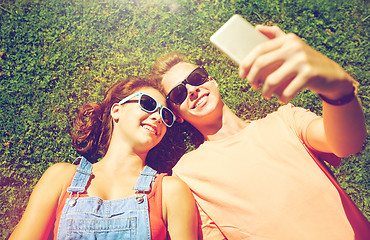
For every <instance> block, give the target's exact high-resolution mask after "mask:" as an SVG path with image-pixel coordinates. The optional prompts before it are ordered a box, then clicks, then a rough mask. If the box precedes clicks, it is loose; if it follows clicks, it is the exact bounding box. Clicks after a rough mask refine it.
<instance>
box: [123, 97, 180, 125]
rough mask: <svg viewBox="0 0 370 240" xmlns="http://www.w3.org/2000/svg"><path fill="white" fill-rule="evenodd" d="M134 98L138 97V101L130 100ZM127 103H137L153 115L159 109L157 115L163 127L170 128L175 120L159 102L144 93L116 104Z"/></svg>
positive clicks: (171, 113) (168, 110)
mask: <svg viewBox="0 0 370 240" xmlns="http://www.w3.org/2000/svg"><path fill="white" fill-rule="evenodd" d="M136 96H139V100H130V99H131V98H133V97H136ZM128 102H138V103H139V106H140V108H141V109H143V110H144V111H145V112H148V113H153V112H155V111H157V109H158V108H159V115H160V116H161V118H162V120H163V123H164V125H166V126H167V127H172V125H173V123H174V122H175V120H176V117H175V115H174V114H173V112H172V111H171V110H170V109H168V108H166V107H164V106H162V105H161V104H160V103H159V102H157V101H156V100H155V99H154V98H152V97H151V96H149V95H148V94H146V93H142V92H137V93H134V94H131V95H130V96H128V97H125V98H124V99H122V100H121V101H120V102H119V103H118V104H124V103H128Z"/></svg>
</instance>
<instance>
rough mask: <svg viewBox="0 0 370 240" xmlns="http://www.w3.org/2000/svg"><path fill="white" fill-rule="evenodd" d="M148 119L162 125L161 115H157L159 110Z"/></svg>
mask: <svg viewBox="0 0 370 240" xmlns="http://www.w3.org/2000/svg"><path fill="white" fill-rule="evenodd" d="M150 119H151V120H153V121H154V122H158V123H162V117H161V115H160V114H159V108H158V110H157V111H155V112H153V113H152V114H151V115H150Z"/></svg>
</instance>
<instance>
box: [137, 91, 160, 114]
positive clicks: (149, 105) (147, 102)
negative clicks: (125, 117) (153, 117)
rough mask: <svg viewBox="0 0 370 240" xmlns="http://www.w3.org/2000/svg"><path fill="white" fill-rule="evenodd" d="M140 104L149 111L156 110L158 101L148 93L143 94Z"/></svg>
mask: <svg viewBox="0 0 370 240" xmlns="http://www.w3.org/2000/svg"><path fill="white" fill-rule="evenodd" d="M140 105H141V107H142V108H144V109H145V110H146V111H148V112H154V111H155V109H156V107H157V102H156V101H155V100H154V99H153V98H152V97H149V96H147V95H142V96H141V99H140Z"/></svg>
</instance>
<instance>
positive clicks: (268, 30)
mask: <svg viewBox="0 0 370 240" xmlns="http://www.w3.org/2000/svg"><path fill="white" fill-rule="evenodd" d="M256 29H257V30H258V31H259V32H261V33H262V34H263V35H265V36H266V37H267V38H269V39H274V38H277V37H281V36H284V35H285V33H284V32H283V31H282V30H281V29H280V28H279V27H278V26H265V25H257V26H256Z"/></svg>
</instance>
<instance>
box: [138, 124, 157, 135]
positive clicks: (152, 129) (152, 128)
mask: <svg viewBox="0 0 370 240" xmlns="http://www.w3.org/2000/svg"><path fill="white" fill-rule="evenodd" d="M141 127H143V128H144V129H146V130H147V131H148V132H149V133H150V134H153V135H156V136H157V135H158V134H159V133H158V126H156V125H152V124H148V123H143V124H141Z"/></svg>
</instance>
